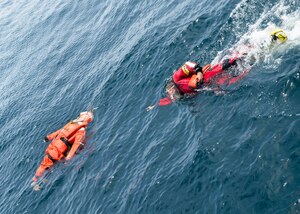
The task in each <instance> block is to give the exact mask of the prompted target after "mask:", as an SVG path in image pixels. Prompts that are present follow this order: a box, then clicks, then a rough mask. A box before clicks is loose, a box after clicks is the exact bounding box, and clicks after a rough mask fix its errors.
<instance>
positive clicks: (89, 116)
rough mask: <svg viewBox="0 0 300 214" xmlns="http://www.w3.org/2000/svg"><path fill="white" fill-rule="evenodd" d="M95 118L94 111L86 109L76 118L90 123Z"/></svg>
mask: <svg viewBox="0 0 300 214" xmlns="http://www.w3.org/2000/svg"><path fill="white" fill-rule="evenodd" d="M93 119H94V114H93V112H92V111H84V112H81V113H80V115H79V117H78V118H77V119H76V120H77V121H81V122H87V123H90V122H92V121H93Z"/></svg>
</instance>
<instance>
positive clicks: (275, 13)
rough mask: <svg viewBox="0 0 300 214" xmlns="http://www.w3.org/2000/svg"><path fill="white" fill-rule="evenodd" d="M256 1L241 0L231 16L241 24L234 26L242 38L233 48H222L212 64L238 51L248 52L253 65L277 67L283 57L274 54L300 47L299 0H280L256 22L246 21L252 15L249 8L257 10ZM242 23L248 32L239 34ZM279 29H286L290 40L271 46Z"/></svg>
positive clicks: (247, 57)
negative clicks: (260, 63)
mask: <svg viewBox="0 0 300 214" xmlns="http://www.w3.org/2000/svg"><path fill="white" fill-rule="evenodd" d="M257 2H258V1H255V0H254V1H253V2H252V3H251V4H249V1H248V3H247V1H242V2H241V3H239V4H238V5H237V6H236V8H235V9H234V10H233V11H232V13H231V15H230V16H231V18H232V19H233V22H234V23H235V26H238V27H234V29H233V32H235V33H236V34H237V37H238V38H239V40H238V41H237V42H236V44H235V45H234V46H233V47H231V48H229V49H225V50H222V51H220V52H219V53H218V54H217V56H216V58H215V59H214V60H213V62H212V64H217V63H219V62H220V61H222V60H223V59H224V58H228V57H231V56H232V55H234V54H236V53H247V56H246V57H245V62H246V64H248V65H247V66H250V64H252V63H253V60H255V61H256V62H262V61H263V62H264V63H267V64H272V65H275V66H276V65H278V64H280V62H281V59H280V57H279V58H278V57H276V58H274V55H276V56H277V55H278V53H279V55H280V53H284V52H286V51H288V50H290V49H291V48H295V47H296V46H300V9H299V7H296V6H295V4H296V3H298V2H297V1H289V2H286V1H284V0H280V1H279V2H278V3H277V4H275V5H274V6H273V7H271V9H269V10H267V9H265V10H264V12H263V13H262V14H261V15H260V17H259V18H258V19H257V20H256V21H255V22H254V23H253V24H249V23H245V21H247V19H246V18H245V17H246V16H247V15H248V14H249V10H255V6H253V4H255V3H257ZM298 4H299V3H298ZM295 9H296V10H295ZM291 11H292V12H291ZM275 20H276V21H275ZM240 26H248V30H247V32H246V33H244V34H241V35H238V34H239V28H240ZM278 28H280V29H283V30H284V32H285V33H286V35H287V37H288V41H287V42H285V43H284V44H280V45H275V46H274V47H273V48H270V42H271V36H270V35H271V32H272V31H274V30H275V29H278Z"/></svg>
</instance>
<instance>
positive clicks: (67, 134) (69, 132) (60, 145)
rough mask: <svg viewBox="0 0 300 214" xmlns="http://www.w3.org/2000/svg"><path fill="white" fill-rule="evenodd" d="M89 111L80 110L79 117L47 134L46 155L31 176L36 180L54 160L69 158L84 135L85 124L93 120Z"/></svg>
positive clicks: (81, 141) (81, 143)
mask: <svg viewBox="0 0 300 214" xmlns="http://www.w3.org/2000/svg"><path fill="white" fill-rule="evenodd" d="M93 117H94V115H93V113H92V112H91V111H87V112H81V113H80V115H79V117H78V118H76V119H75V120H73V121H71V122H69V123H68V124H66V125H65V126H64V127H63V128H62V129H59V130H57V131H56V132H53V133H52V134H49V135H48V136H47V137H45V141H46V142H48V141H51V140H52V142H51V143H50V144H49V146H48V147H47V149H46V155H45V157H44V159H43V161H42V163H41V164H40V166H39V168H38V169H37V171H36V173H35V176H34V177H33V178H32V180H33V181H34V182H36V181H37V180H38V179H39V178H40V177H42V176H43V174H44V172H45V170H46V169H48V168H50V167H52V166H53V165H54V163H55V162H56V161H59V160H61V159H62V158H65V159H66V160H70V159H71V158H72V157H73V156H74V154H75V152H76V151H77V149H78V148H79V146H80V145H84V144H83V141H84V139H85V135H86V128H87V125H88V124H89V123H90V122H92V120H93Z"/></svg>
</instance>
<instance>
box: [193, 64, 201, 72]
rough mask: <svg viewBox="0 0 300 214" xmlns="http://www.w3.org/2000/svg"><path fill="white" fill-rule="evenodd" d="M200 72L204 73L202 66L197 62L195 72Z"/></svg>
mask: <svg viewBox="0 0 300 214" xmlns="http://www.w3.org/2000/svg"><path fill="white" fill-rule="evenodd" d="M199 72H201V73H202V67H201V66H199V65H198V64H197V65H196V67H195V74H197V73H199Z"/></svg>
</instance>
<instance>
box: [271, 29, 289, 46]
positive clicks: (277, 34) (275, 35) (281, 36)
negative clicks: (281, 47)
mask: <svg viewBox="0 0 300 214" xmlns="http://www.w3.org/2000/svg"><path fill="white" fill-rule="evenodd" d="M271 37H272V42H276V41H277V39H278V40H279V42H280V43H285V42H286V40H287V39H288V38H287V35H286V34H285V32H283V30H282V29H276V30H274V31H273V32H272V33H271Z"/></svg>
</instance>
